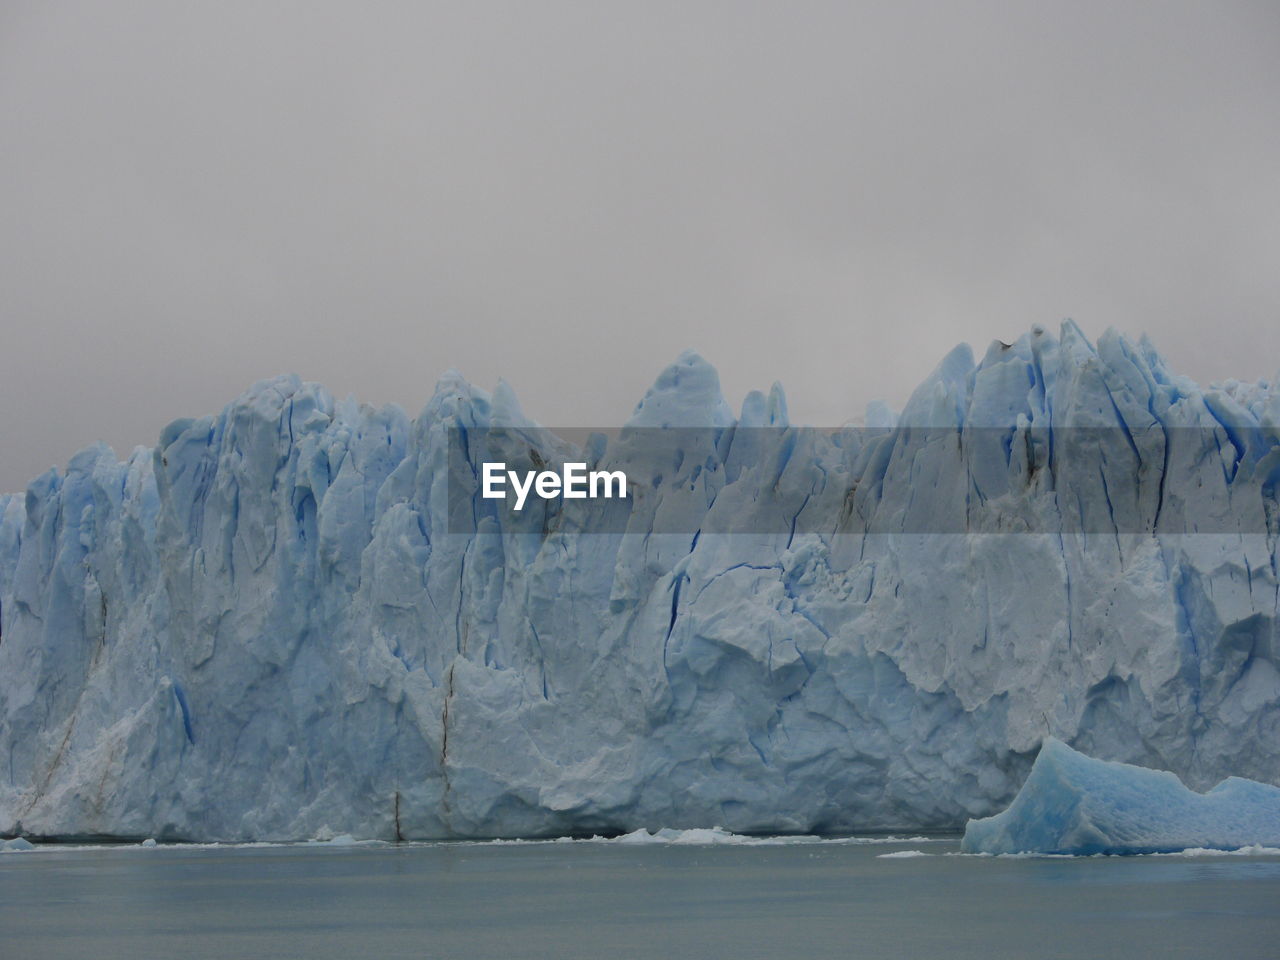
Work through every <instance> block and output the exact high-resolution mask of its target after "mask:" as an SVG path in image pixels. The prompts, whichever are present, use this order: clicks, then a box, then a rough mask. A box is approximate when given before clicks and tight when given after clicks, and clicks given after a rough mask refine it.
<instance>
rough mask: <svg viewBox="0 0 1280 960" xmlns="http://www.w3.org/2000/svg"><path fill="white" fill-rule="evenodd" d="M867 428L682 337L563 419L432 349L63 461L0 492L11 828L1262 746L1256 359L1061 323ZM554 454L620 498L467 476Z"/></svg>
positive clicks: (841, 810)
mask: <svg viewBox="0 0 1280 960" xmlns="http://www.w3.org/2000/svg"><path fill="white" fill-rule="evenodd" d="M868 423H870V424H871V426H869V427H867V428H863V429H860V430H853V429H850V430H841V431H825V432H824V431H813V430H804V429H801V428H798V427H794V426H792V425H790V423H789V420H788V416H787V411H786V402H785V399H784V397H783V395H782V391H781V390H780V389H779V388H777V387H774V388H773V389H772V390H771V391H769V392H767V393H763V392H756V393H752V394H750V395H749V396H748V397H747V398H746V400H745V401H744V403H743V405H742V408H741V412H740V413H739V415H738V416H736V417H735V416H734V415H733V413H732V412H731V411H730V408H729V407H728V405H727V404H726V402H725V400H724V398H723V397H722V395H721V392H720V388H719V382H718V378H717V375H716V373H715V371H714V370H713V369H712V368H711V366H710V365H709V364H707V363H706V362H705V361H703V360H702V359H700V358H699V357H697V356H696V355H693V354H686V355H684V356H682V357H681V358H680V359H679V360H678V361H677V362H676V363H674V364H673V365H672V366H671V367H670V368H669V369H667V370H666V371H664V372H663V373H662V374H661V376H660V377H659V378H658V380H657V382H656V383H655V384H654V386H653V388H652V389H651V390H650V391H649V393H648V394H647V395H646V396H645V398H644V399H643V401H642V402H641V404H640V405H639V407H637V410H636V413H635V416H634V417H633V419H632V421H631V423H630V424H629V425H628V429H630V430H631V431H632V432H631V433H630V434H628V432H627V430H626V429H624V430H623V431H622V434H621V435H620V436H617V437H613V438H605V437H599V436H597V437H593V438H590V439H588V440H586V441H585V442H584V444H583V445H582V446H581V447H578V446H573V445H571V444H569V443H568V442H567V441H565V442H564V443H560V442H559V441H554V440H548V439H547V438H546V437H545V431H542V432H539V431H538V429H537V427H536V424H534V423H533V422H532V421H530V420H529V419H528V418H526V417H525V415H524V413H523V412H521V410H520V408H519V406H518V404H517V402H516V400H515V397H514V395H513V393H512V391H511V390H510V388H508V387H507V386H505V385H499V386H498V388H497V389H496V390H494V391H493V393H492V394H490V393H486V392H485V391H482V390H479V389H477V388H475V387H473V386H471V385H470V384H468V383H467V382H466V381H464V380H463V379H462V378H461V377H460V376H458V375H455V374H450V375H447V376H446V377H445V378H444V379H443V380H441V382H440V383H439V385H438V386H437V388H436V391H435V394H434V396H433V397H432V398H431V400H430V401H429V402H428V403H427V405H426V407H425V409H424V410H423V411H422V412H421V414H420V415H419V416H418V417H417V418H416V419H410V418H409V417H408V416H406V415H405V414H404V412H403V411H401V410H399V409H398V408H396V407H384V408H381V409H374V408H371V407H368V406H360V405H358V404H357V403H355V402H354V401H345V402H336V401H335V400H334V399H333V398H332V397H331V396H330V395H329V394H328V393H327V392H326V391H325V390H324V389H323V388H322V387H320V386H317V385H315V384H308V383H302V382H300V381H299V380H298V379H297V378H294V377H280V378H276V379H274V380H269V381H265V382H263V383H259V384H257V385H256V386H254V387H253V388H252V389H251V390H249V391H248V392H247V393H246V394H245V395H244V396H242V397H241V398H240V399H238V400H236V401H235V402H234V403H232V404H231V405H230V406H228V407H227V408H226V409H225V410H224V411H223V412H222V413H221V414H219V415H217V416H208V417H203V418H200V419H195V420H179V421H177V422H175V423H173V424H171V425H170V426H168V427H167V428H165V430H164V431H163V432H162V434H161V437H160V440H159V443H158V444H157V446H156V447H155V448H154V449H141V448H140V449H138V450H136V451H134V453H133V454H132V455H130V456H129V457H128V458H127V459H126V460H125V461H124V462H123V463H121V462H117V459H116V457H115V455H114V454H113V453H112V452H111V450H110V449H108V448H107V447H105V446H101V445H100V446H95V447H90V448H89V449H87V450H84V451H81V452H80V453H79V454H77V455H76V456H75V457H74V458H72V460H71V462H70V465H69V466H68V468H67V469H66V471H65V472H59V471H50V472H49V473H47V474H45V475H44V476H42V477H40V478H38V479H37V480H35V481H34V482H33V483H32V484H31V485H30V487H29V488H28V490H27V491H26V493H25V494H20V495H14V496H8V497H0V835H14V834H24V835H28V836H34V837H41V836H59V837H72V838H74V837H93V836H115V837H121V838H132V839H135V840H140V839H142V838H147V837H155V838H157V839H159V840H161V841H165V840H173V839H185V840H191V841H213V840H217V841H249V840H304V839H307V838H310V837H315V836H317V835H318V831H320V830H321V829H322V828H326V829H327V830H328V831H329V832H330V833H331V835H341V834H349V835H351V836H352V837H354V838H359V839H367V838H382V839H396V838H446V837H476V838H491V837H515V836H524V837H529V836H556V835H564V834H573V835H590V834H592V833H600V834H625V833H630V832H633V831H636V830H641V829H646V830H653V829H656V828H657V827H660V826H666V827H671V828H676V829H710V828H713V827H716V826H717V825H718V826H720V827H723V828H724V829H725V830H727V831H732V832H734V833H770V832H773V833H839V832H859V831H902V830H919V829H931V828H941V829H958V828H959V827H960V826H961V825H962V824H963V823H964V822H965V820H966V819H968V818H970V817H975V816H986V815H989V814H991V813H993V812H995V811H997V810H999V809H1002V808H1003V807H1004V806H1006V805H1007V804H1008V803H1009V802H1010V800H1011V799H1012V798H1013V796H1014V794H1015V792H1016V791H1017V788H1018V786H1019V784H1021V783H1022V782H1023V780H1024V779H1025V778H1026V776H1027V773H1028V770H1029V769H1030V766H1031V761H1032V758H1033V757H1034V755H1035V751H1036V750H1037V749H1038V747H1039V745H1040V743H1041V742H1042V741H1043V740H1044V739H1045V738H1046V737H1049V736H1053V737H1057V738H1059V739H1061V740H1063V741H1065V742H1068V743H1071V744H1072V745H1074V746H1076V747H1077V748H1079V749H1081V750H1083V751H1085V752H1086V753H1088V754H1090V755H1092V756H1097V757H1103V758H1106V759H1111V760H1121V761H1127V762H1132V763H1140V764H1144V765H1148V766H1153V767H1160V768H1163V769H1167V770H1171V771H1173V772H1174V773H1176V774H1177V775H1178V776H1180V777H1182V778H1183V779H1184V780H1185V781H1186V782H1187V783H1189V784H1190V785H1191V786H1193V787H1195V788H1197V789H1204V788H1207V787H1208V786H1211V785H1212V784H1214V783H1216V782H1217V781H1219V780H1221V779H1223V778H1224V777H1227V776H1230V775H1238V776H1245V777H1250V778H1253V779H1256V780H1260V781H1267V780H1275V779H1276V778H1277V776H1280V672H1277V663H1276V661H1277V655H1278V653H1280V633H1278V628H1277V623H1278V622H1280V621H1278V619H1277V583H1278V582H1280V581H1278V578H1277V556H1276V535H1277V526H1278V525H1280V510H1277V499H1276V482H1277V479H1278V478H1280V440H1278V437H1280V431H1278V430H1277V424H1280V391H1276V390H1274V389H1273V388H1272V386H1271V385H1270V384H1269V383H1258V384H1239V383H1234V382H1231V383H1227V384H1225V385H1223V386H1221V387H1216V388H1211V389H1202V388H1200V387H1199V386H1197V385H1196V384H1194V383H1193V382H1191V381H1190V380H1188V379H1186V378H1184V377H1180V376H1177V375H1175V374H1173V373H1172V372H1170V371H1169V370H1168V368H1167V366H1166V365H1165V363H1164V362H1163V360H1161V358H1160V357H1159V356H1158V354H1157V353H1156V352H1155V351H1154V350H1153V349H1152V348H1151V346H1150V345H1149V344H1147V343H1146V342H1141V343H1133V342H1130V341H1129V340H1127V339H1125V338H1124V337H1122V336H1119V335H1116V334H1111V333H1109V334H1107V335H1104V336H1103V337H1102V338H1101V339H1100V340H1099V341H1098V342H1097V343H1096V344H1093V343H1090V342H1089V341H1088V340H1087V339H1085V337H1084V336H1083V335H1082V334H1081V333H1080V332H1079V330H1078V329H1077V328H1076V327H1075V326H1074V325H1072V324H1067V325H1064V327H1063V329H1062V331H1061V334H1060V336H1057V337H1055V336H1053V335H1051V334H1049V333H1047V332H1045V331H1043V330H1035V331H1033V332H1031V333H1030V334H1028V335H1027V336H1025V337H1023V338H1021V339H1020V340H1018V341H1017V342H1016V343H1014V344H1012V345H1005V344H1000V343H996V344H993V345H992V347H991V348H990V349H989V350H988V351H987V352H986V354H985V355H984V356H983V357H981V359H979V360H977V361H975V359H974V357H973V355H972V354H971V352H970V351H969V350H968V348H964V347H962V348H958V349H956V350H954V351H952V352H951V353H950V354H948V355H947V356H946V357H945V358H944V359H943V361H942V363H941V364H940V365H939V367H938V368H937V370H936V371H935V372H934V373H933V374H932V375H931V376H930V377H929V378H928V379H927V380H926V381H925V382H924V383H923V384H922V385H921V386H920V387H919V388H918V389H917V390H916V391H915V393H914V394H913V395H912V397H911V398H910V400H909V402H908V403H907V404H906V406H905V408H904V409H903V412H902V413H901V414H900V415H899V416H898V417H897V418H896V419H895V418H894V416H893V415H891V414H889V413H888V411H887V409H885V408H877V409H876V410H875V411H872V413H871V415H869V417H868ZM495 427H501V428H504V430H502V431H497V430H494V429H492V428H495ZM672 427H694V428H700V429H698V430H693V431H691V432H689V433H687V434H677V435H676V436H679V437H682V438H683V439H680V440H679V442H678V444H677V448H676V449H673V450H666V451H663V450H657V451H656V452H655V449H654V448H652V446H651V445H650V446H646V444H649V441H648V440H646V439H645V438H646V437H652V436H653V435H655V434H663V435H667V432H668V431H669V429H670V428H672ZM643 431H648V432H643ZM459 441H460V442H459ZM481 443H483V444H485V446H484V449H483V450H481V449H477V448H476V447H477V445H479V444H481ZM459 446H460V447H461V452H462V457H461V458H459V457H458V456H457V455H454V454H456V453H457V450H456V449H455V448H458V447H459ZM570 453H572V454H574V459H581V460H584V461H587V462H590V463H592V464H593V465H596V464H599V465H602V466H608V467H610V468H625V469H626V470H627V472H628V477H634V478H636V480H637V483H638V484H639V486H638V487H637V490H636V495H635V496H633V497H629V498H628V499H627V500H625V501H617V500H615V501H610V502H608V503H599V504H596V503H591V504H589V505H588V506H586V507H584V508H583V510H582V511H581V512H579V513H574V514H570V513H568V512H564V513H557V512H556V511H555V509H554V507H553V506H541V505H540V506H539V507H537V508H535V507H534V506H533V505H530V506H527V507H526V508H525V510H524V511H523V512H522V513H521V514H519V515H513V514H511V513H509V512H503V511H500V510H498V509H497V508H496V507H495V506H494V502H493V501H482V500H481V499H480V498H479V497H478V496H477V495H476V490H477V488H478V484H477V483H476V462H475V459H476V458H480V459H494V460H497V459H502V460H504V461H506V462H509V463H511V464H512V465H513V466H514V465H517V464H519V465H520V466H521V468H522V469H527V468H528V466H529V464H530V463H531V462H532V461H533V460H534V459H536V460H538V461H540V462H551V463H552V464H553V465H554V464H555V463H557V462H563V461H564V459H565V458H566V457H567V456H568V455H569V454H570ZM494 454H500V455H501V456H497V455H494ZM662 457H665V460H664V461H663V462H662V463H661V464H658V462H657V460H658V459H660V458H662ZM659 467H660V469H659ZM459 490H461V491H462V493H461V495H459V493H458V491H459ZM584 530H586V531H591V530H605V531H608V532H604V533H599V532H596V533H590V532H588V533H585V534H584V533H582V532H581V531H584ZM1189 530H1194V531H1199V532H1197V533H1195V534H1194V535H1187V531H1189ZM942 531H951V532H945V533H944V532H942Z"/></svg>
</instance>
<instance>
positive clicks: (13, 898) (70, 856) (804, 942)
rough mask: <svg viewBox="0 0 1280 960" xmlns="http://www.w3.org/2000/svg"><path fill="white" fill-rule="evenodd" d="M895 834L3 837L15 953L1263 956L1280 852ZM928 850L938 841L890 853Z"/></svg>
mask: <svg viewBox="0 0 1280 960" xmlns="http://www.w3.org/2000/svg"><path fill="white" fill-rule="evenodd" d="M957 849H958V844H957V843H956V842H954V841H944V842H921V841H920V840H918V839H916V840H910V841H904V842H902V843H899V844H885V843H875V844H864V843H849V842H845V843H814V842H808V843H800V842H793V843H783V844H772V845H740V844H725V843H716V844H712V845H694V844H681V843H667V844H636V843H617V842H615V843H539V844H496V845H495V844H472V843H457V844H410V845H400V846H394V845H372V846H365V845H355V846H345V847H344V846H336V847H335V846H329V845H323V844H317V845H307V846H282V847H262V846H258V847H247V848H245V847H242V848H225V847H224V848H208V847H205V848H168V849H166V848H156V849H149V850H141V849H137V848H130V849H120V848H116V849H111V848H105V849H77V850H57V851H48V850H39V851H32V852H27V853H14V854H4V855H0V956H2V957H4V958H6V960H8V958H10V957H13V958H33V960H37V958H70V957H76V958H81V957H85V958H88V957H93V958H95V960H114V958H128V960H136V958H143V957H183V958H184V960H202V958H215V957H216V958H223V957H245V958H256V957H264V958H265V957H271V958H276V957H300V958H302V957H305V958H309V960H328V958H335V960H336V958H344V960H345V958H348V957H355V956H369V957H378V958H398V957H414V958H428V957H429V958H437V957H439V958H472V957H476V958H480V957H493V958H504V960H505V958H510V957H522V958H523V957H528V958H543V957H545V958H555V960H569V958H601V957H606V958H640V957H644V958H649V957H663V958H666V957H698V958H710V960H714V958H720V957H724V958H734V960H743V958H755V957H760V958H765V957H769V958H772V957H788V958H790V957H798V958H805V960H810V958H825V957H841V958H845V957H851V956H866V957H893V956H902V957H913V958H929V957H946V958H970V957H972V958H979V957H981V958H990V957H1055V958H1075V957H1080V958H1091V960H1092V958H1096V957H1105V956H1112V955H1115V956H1126V957H1131V956H1143V955H1146V956H1160V957H1197V958H1205V957H1210V958H1212V957H1224V958H1226V957H1230V958H1233V960H1237V958H1252V957H1258V958H1262V957H1266V958H1273V957H1275V956H1277V955H1278V953H1277V943H1278V942H1280V857H1278V856H1267V855H1263V856H1253V857H1204V858H1199V857H1197V858H1187V857H1140V858H1118V857H1108V858H1090V859H1070V858H1062V859H1058V858H1052V859H1039V858H1027V859H1015V858H986V857H962V856H956V855H954V854H955V852H956V850H957ZM905 850H919V851H920V852H922V853H925V854H928V855H927V856H914V857H889V858H886V857H883V856H881V855H882V854H884V853H886V852H890V853H892V852H899V851H905Z"/></svg>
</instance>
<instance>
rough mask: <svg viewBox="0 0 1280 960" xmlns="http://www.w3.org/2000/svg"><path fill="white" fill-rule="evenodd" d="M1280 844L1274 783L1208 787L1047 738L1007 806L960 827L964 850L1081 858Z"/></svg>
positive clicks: (1235, 780)
mask: <svg viewBox="0 0 1280 960" xmlns="http://www.w3.org/2000/svg"><path fill="white" fill-rule="evenodd" d="M1259 845H1260V846H1263V847H1269V848H1275V847H1280V787H1274V786H1271V785H1270V784H1265V783H1258V782H1257V781H1256V780H1244V779H1241V778H1239V777H1231V778H1230V779H1227V780H1223V781H1222V782H1221V783H1219V784H1218V785H1217V786H1216V787H1214V788H1213V789H1212V790H1210V791H1208V792H1207V793H1196V792H1194V791H1192V790H1188V789H1187V788H1186V787H1185V786H1184V785H1183V783H1182V781H1180V780H1179V779H1178V778H1177V777H1176V776H1174V775H1173V774H1172V773H1168V772H1166V771H1163V770H1149V769H1147V768H1145V767H1137V766H1132V765H1130V764H1127V763H1109V762H1107V761H1104V760H1095V759H1093V758H1092V757H1086V756H1085V755H1084V754H1082V753H1079V752H1078V751H1076V750H1072V749H1071V748H1070V747H1069V746H1067V745H1066V744H1065V743H1063V742H1062V741H1061V740H1055V739H1053V738H1052V737H1050V738H1049V739H1048V740H1046V741H1045V743H1044V746H1043V747H1041V748H1040V753H1039V755H1038V756H1037V757H1036V761H1035V763H1034V764H1033V765H1032V767H1031V775H1030V776H1029V777H1027V782H1026V783H1025V784H1023V787H1022V789H1021V790H1020V791H1018V795H1017V797H1015V798H1014V801H1013V803H1012V804H1010V805H1009V808H1008V809H1007V810H1004V811H1003V812H1001V813H998V814H996V815H995V816H994V817H987V818H985V819H980V820H970V821H969V823H968V824H967V825H966V826H965V831H964V840H963V841H962V843H961V849H962V850H963V851H964V852H966V853H989V854H1014V853H1048V854H1071V855H1078V856H1089V855H1093V854H1118V853H1170V852H1174V851H1179V850H1188V849H1202V850H1237V849H1240V848H1242V847H1249V846H1259Z"/></svg>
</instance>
